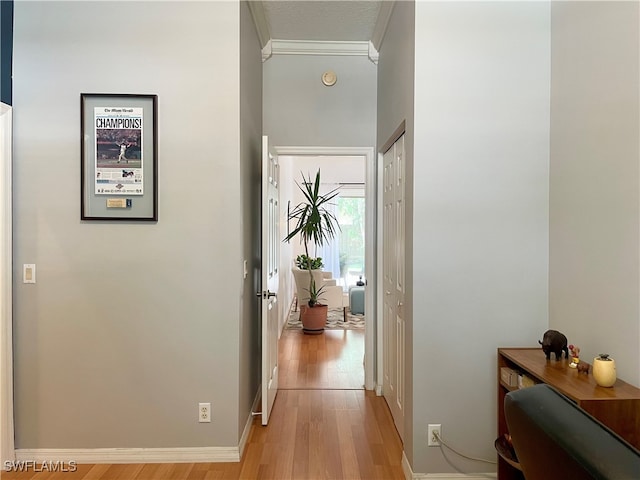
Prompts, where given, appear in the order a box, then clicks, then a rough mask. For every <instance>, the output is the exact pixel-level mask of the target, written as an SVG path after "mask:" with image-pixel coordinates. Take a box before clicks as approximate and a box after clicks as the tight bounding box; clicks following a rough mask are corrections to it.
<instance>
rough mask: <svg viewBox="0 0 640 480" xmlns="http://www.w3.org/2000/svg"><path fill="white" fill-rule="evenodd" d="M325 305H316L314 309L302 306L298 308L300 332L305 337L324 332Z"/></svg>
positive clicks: (326, 308)
mask: <svg viewBox="0 0 640 480" xmlns="http://www.w3.org/2000/svg"><path fill="white" fill-rule="evenodd" d="M327 311H328V307H327V306H326V305H316V306H315V307H313V308H312V307H309V306H306V305H305V306H304V308H300V320H301V321H302V331H303V332H304V333H306V334H307V335H319V334H321V333H322V332H324V326H325V325H326V324H327Z"/></svg>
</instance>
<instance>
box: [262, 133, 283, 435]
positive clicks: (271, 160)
mask: <svg viewBox="0 0 640 480" xmlns="http://www.w3.org/2000/svg"><path fill="white" fill-rule="evenodd" d="M279 178H280V176H279V169H278V157H277V155H276V154H274V153H273V152H272V151H271V148H270V146H269V138H268V137H267V136H266V135H265V136H263V137H262V274H261V276H262V279H261V285H262V290H261V291H260V292H258V295H259V296H260V297H261V298H262V424H263V425H266V424H267V422H268V421H269V415H270V414H271V409H272V408H273V402H274V401H275V399H276V394H277V393H278V275H279V273H278V266H279V264H280V239H279V237H280V228H279V224H280V221H279V219H280V212H279V208H280V205H279V199H278V187H279V181H280V180H279Z"/></svg>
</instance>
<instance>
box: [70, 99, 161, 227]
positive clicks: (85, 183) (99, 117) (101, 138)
mask: <svg viewBox="0 0 640 480" xmlns="http://www.w3.org/2000/svg"><path fill="white" fill-rule="evenodd" d="M157 107H158V96H157V95H131V94H112V93H82V94H80V124H81V126H80V129H81V164H80V172H81V201H80V210H81V212H80V218H81V219H82V220H132V221H151V222H156V221H158V141H157V125H158V119H157Z"/></svg>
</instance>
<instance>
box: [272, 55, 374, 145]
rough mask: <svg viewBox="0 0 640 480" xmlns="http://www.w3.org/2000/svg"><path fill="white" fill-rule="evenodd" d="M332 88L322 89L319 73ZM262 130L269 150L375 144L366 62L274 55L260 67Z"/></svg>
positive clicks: (371, 88) (370, 74)
mask: <svg viewBox="0 0 640 480" xmlns="http://www.w3.org/2000/svg"><path fill="white" fill-rule="evenodd" d="M326 70H333V71H335V72H336V74H337V75H338V82H337V83H336V84H335V85H334V86H333V87H326V86H325V85H323V84H322V82H321V80H320V79H321V76H322V73H323V72H325V71H326ZM263 75H264V76H263V85H264V90H263V95H264V113H263V115H264V117H263V118H264V129H265V133H266V134H267V135H269V137H270V139H271V144H272V145H278V146H301V145H303V146H326V147H335V146H341V147H347V146H356V147H368V146H373V145H374V144H375V132H376V66H375V65H374V64H373V63H371V62H370V61H369V59H368V58H367V57H341V56H308V55H274V56H273V57H271V58H270V59H269V60H267V61H266V62H265V63H264V71H263Z"/></svg>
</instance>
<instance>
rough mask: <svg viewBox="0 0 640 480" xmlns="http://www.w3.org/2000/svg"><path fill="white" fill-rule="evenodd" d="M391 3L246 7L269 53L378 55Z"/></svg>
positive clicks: (297, 1)
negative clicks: (248, 8)
mask: <svg viewBox="0 0 640 480" xmlns="http://www.w3.org/2000/svg"><path fill="white" fill-rule="evenodd" d="M393 4H394V1H391V0H386V1H376V0H262V1H259V0H258V1H250V2H249V7H250V9H251V13H252V15H253V20H254V23H255V25H256V29H257V31H258V36H259V37H260V43H261V44H262V47H263V59H267V58H269V57H270V56H271V54H276V53H281V54H299V53H305V54H316V55H317V54H319V55H331V54H338V55H354V54H355V55H362V54H365V55H367V54H368V55H369V58H371V59H372V61H374V63H375V62H376V55H377V51H378V50H379V49H380V45H381V43H382V39H383V37H384V33H385V30H386V27H387V23H388V22H389V18H390V16H391V11H392V9H393Z"/></svg>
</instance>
